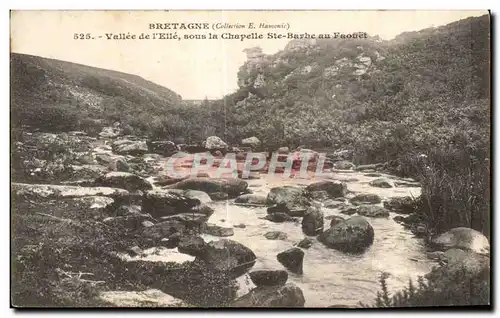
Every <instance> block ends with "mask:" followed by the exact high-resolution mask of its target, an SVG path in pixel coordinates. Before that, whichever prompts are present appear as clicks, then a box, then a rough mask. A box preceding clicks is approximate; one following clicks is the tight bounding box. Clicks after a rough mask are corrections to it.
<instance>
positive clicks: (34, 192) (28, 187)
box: [11, 183, 130, 200]
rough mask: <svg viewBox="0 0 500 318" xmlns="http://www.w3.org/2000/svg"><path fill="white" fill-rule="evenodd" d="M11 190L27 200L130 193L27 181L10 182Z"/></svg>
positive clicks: (118, 196)
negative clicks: (29, 182)
mask: <svg viewBox="0 0 500 318" xmlns="http://www.w3.org/2000/svg"><path fill="white" fill-rule="evenodd" d="M11 191H12V194H13V196H14V197H20V198H24V199H28V200H39V199H58V198H79V197H88V196H104V197H111V198H126V197H128V196H129V195H130V193H129V192H128V191H127V190H124V189H116V188H109V187H77V186H66V185H54V184H27V183H12V185H11Z"/></svg>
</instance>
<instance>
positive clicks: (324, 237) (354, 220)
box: [318, 216, 374, 253]
mask: <svg viewBox="0 0 500 318" xmlns="http://www.w3.org/2000/svg"><path fill="white" fill-rule="evenodd" d="M373 239H374V231H373V227H372V226H371V225H370V223H369V222H368V221H367V220H366V219H365V218H364V217H362V216H354V217H351V218H350V219H347V220H345V221H343V222H341V223H338V224H336V225H334V226H332V227H331V228H329V229H328V230H326V231H324V232H323V233H322V234H321V235H320V236H318V240H319V241H320V242H322V243H323V244H325V245H326V246H327V247H329V248H334V249H336V250H339V251H342V252H348V253H359V252H363V251H364V250H366V249H367V248H368V247H369V246H370V245H372V244H373Z"/></svg>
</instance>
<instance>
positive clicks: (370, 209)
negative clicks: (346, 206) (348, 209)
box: [357, 205, 389, 218]
mask: <svg viewBox="0 0 500 318" xmlns="http://www.w3.org/2000/svg"><path fill="white" fill-rule="evenodd" d="M357 212H358V214H359V215H362V216H366V217H369V218H387V217H389V210H387V209H386V208H383V207H381V206H378V205H360V206H359V207H358V209H357Z"/></svg>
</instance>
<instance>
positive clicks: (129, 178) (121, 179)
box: [94, 171, 153, 191]
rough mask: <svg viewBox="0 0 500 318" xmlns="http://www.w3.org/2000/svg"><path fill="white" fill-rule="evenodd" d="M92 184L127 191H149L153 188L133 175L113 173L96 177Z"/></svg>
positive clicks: (147, 182) (144, 180)
mask: <svg viewBox="0 0 500 318" xmlns="http://www.w3.org/2000/svg"><path fill="white" fill-rule="evenodd" d="M94 184H95V185H96V186H103V187H113V188H121V189H125V190H128V191H135V190H141V191H144V190H151V189H153V186H152V185H151V183H149V181H147V180H146V179H143V178H141V177H139V176H137V175H135V174H133V173H129V172H119V171H113V172H109V173H107V174H105V175H103V176H100V177H98V178H97V179H96V180H95V181H94Z"/></svg>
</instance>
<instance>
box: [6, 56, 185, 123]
mask: <svg viewBox="0 0 500 318" xmlns="http://www.w3.org/2000/svg"><path fill="white" fill-rule="evenodd" d="M10 63H11V114H12V124H13V125H14V126H16V125H23V124H24V125H30V126H33V127H36V128H40V129H43V130H56V131H57V130H68V129H78V128H89V126H93V125H96V126H98V127H100V126H102V125H105V124H109V123H112V122H113V121H116V120H118V121H124V122H130V123H132V124H133V123H134V121H135V122H136V124H140V119H141V118H142V117H146V116H147V117H148V120H150V117H151V116H162V115H163V116H165V115H168V111H169V110H172V109H173V108H175V107H177V106H178V105H179V104H180V103H181V97H180V96H179V95H177V94H176V93H175V92H173V91H171V90H169V89H167V88H165V87H162V86H160V85H157V84H154V83H152V82H150V81H147V80H145V79H143V78H141V77H139V76H136V75H130V74H126V73H122V72H116V71H111V70H105V69H100V68H95V67H90V66H85V65H80V64H75V63H70V62H64V61H59V60H54V59H47V58H42V57H37V56H31V55H25V54H16V53H12V54H11V58H10ZM98 127H96V128H98ZM143 128H144V127H143Z"/></svg>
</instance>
